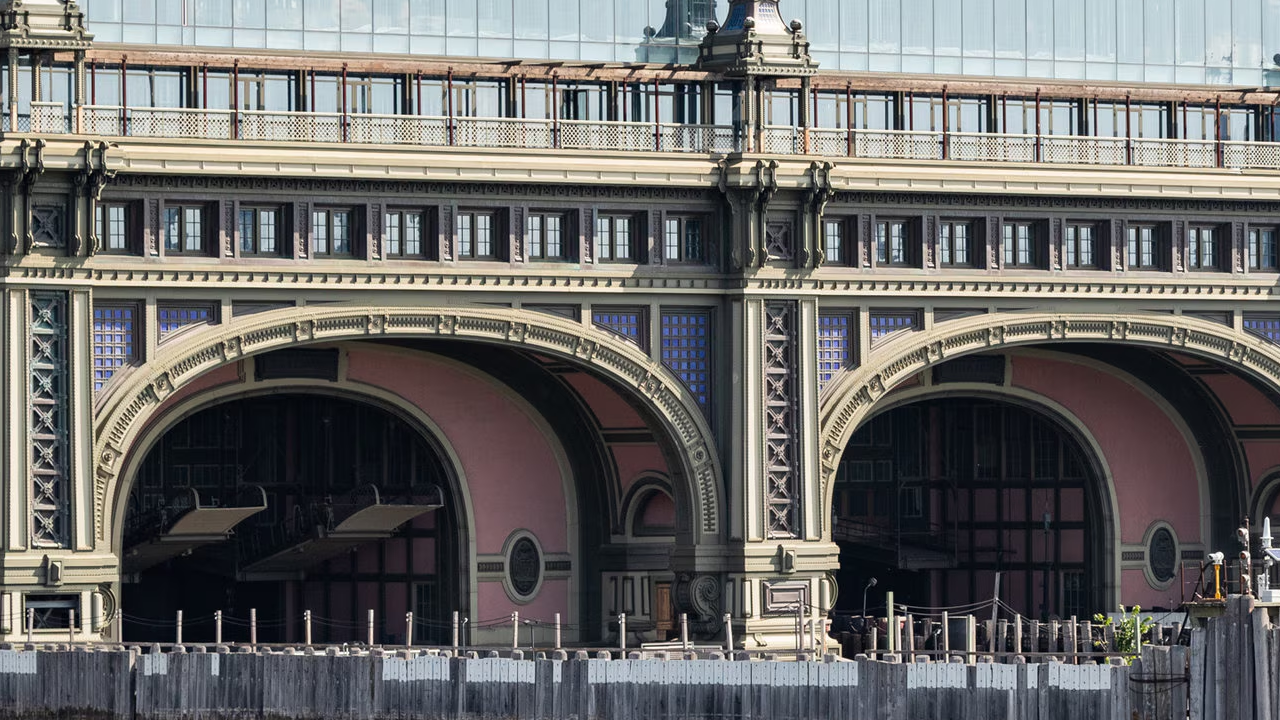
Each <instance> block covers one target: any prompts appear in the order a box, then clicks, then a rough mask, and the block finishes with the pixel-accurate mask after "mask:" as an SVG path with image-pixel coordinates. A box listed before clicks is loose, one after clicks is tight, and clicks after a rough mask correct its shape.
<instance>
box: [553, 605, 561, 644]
mask: <svg viewBox="0 0 1280 720" xmlns="http://www.w3.org/2000/svg"><path fill="white" fill-rule="evenodd" d="M560 647H561V646H560V613H556V646H555V648H553V649H555V650H559V649H560Z"/></svg>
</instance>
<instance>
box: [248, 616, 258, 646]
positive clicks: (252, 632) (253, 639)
mask: <svg viewBox="0 0 1280 720" xmlns="http://www.w3.org/2000/svg"><path fill="white" fill-rule="evenodd" d="M249 644H250V645H257V644H258V609H257V608H249Z"/></svg>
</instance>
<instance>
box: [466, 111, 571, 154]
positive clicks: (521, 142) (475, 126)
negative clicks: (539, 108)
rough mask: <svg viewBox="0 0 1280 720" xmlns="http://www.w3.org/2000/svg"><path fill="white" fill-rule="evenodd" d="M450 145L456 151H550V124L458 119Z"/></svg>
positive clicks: (525, 121)
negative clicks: (548, 149) (458, 149)
mask: <svg viewBox="0 0 1280 720" xmlns="http://www.w3.org/2000/svg"><path fill="white" fill-rule="evenodd" d="M453 144H454V145H457V146H458V147H500V148H521V147H527V148H549V147H551V146H552V144H551V123H550V122H549V121H546V120H519V119H515V118H503V119H500V120H496V119H495V120H490V119H484V118H458V119H456V120H454V129H453Z"/></svg>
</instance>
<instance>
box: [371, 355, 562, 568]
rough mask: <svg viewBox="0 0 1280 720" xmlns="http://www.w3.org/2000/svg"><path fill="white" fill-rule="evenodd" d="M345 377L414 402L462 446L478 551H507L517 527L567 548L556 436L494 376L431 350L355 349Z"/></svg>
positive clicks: (557, 548)
mask: <svg viewBox="0 0 1280 720" xmlns="http://www.w3.org/2000/svg"><path fill="white" fill-rule="evenodd" d="M347 379H348V380H351V381H354V382H359V383H364V384H367V385H372V386H375V387H380V388H382V389H385V390H389V391H391V392H394V393H396V394H397V395H399V396H401V397H403V398H405V399H406V400H408V401H410V402H412V403H414V404H415V405H417V406H418V407H420V408H422V409H423V411H424V412H425V413H426V414H427V415H428V416H429V417H430V418H431V419H432V421H433V422H435V423H436V425H437V426H438V427H439V429H440V432H441V434H442V435H443V436H444V439H445V440H446V441H447V443H448V444H449V445H450V446H452V447H453V449H454V452H455V453H457V456H458V461H459V463H460V464H461V466H462V471H463V474H464V475H465V476H466V483H467V491H468V493H469V494H470V497H471V505H472V508H473V511H474V513H475V527H473V528H471V532H472V535H473V536H474V537H475V538H476V551H477V552H479V553H482V554H486V553H492V554H497V553H501V552H502V546H503V543H504V542H505V541H506V539H507V537H508V536H509V535H510V534H511V532H512V531H513V530H516V529H519V528H523V529H526V530H529V531H530V532H532V533H533V534H534V535H535V536H537V538H538V542H539V543H541V544H542V547H543V549H544V550H545V551H546V552H568V551H569V544H568V530H567V525H568V517H567V512H566V508H567V499H566V497H565V494H564V487H563V484H562V479H561V472H560V466H559V464H558V463H557V461H556V453H555V451H554V450H553V446H552V444H551V443H552V442H553V441H552V440H550V439H548V438H547V437H546V436H545V435H544V434H543V433H542V431H541V430H539V428H538V426H537V425H535V424H534V422H533V420H532V419H531V418H530V417H529V416H528V415H527V414H526V411H525V409H524V408H523V407H522V406H520V405H517V404H516V403H515V402H513V401H512V400H511V399H510V398H508V397H507V396H506V395H505V394H503V393H502V392H500V390H499V388H498V386H497V383H496V382H495V381H492V380H486V379H484V378H482V377H479V376H477V375H474V374H472V373H470V372H467V371H464V370H462V369H460V368H458V367H456V366H454V365H452V364H450V363H446V362H444V361H442V360H439V359H436V358H433V357H431V356H428V355H415V354H409V353H399V352H393V351H384V350H378V349H365V348H359V349H352V350H351V351H350V352H349V353H348V356H347Z"/></svg>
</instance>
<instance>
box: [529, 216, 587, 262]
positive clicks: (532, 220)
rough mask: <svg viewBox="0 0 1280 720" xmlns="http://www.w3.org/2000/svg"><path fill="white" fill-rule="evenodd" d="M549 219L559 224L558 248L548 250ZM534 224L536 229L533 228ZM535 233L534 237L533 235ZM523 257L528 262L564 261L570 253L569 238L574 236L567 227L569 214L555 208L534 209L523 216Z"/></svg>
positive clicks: (549, 238) (549, 240) (557, 231)
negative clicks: (551, 250)
mask: <svg viewBox="0 0 1280 720" xmlns="http://www.w3.org/2000/svg"><path fill="white" fill-rule="evenodd" d="M551 220H555V221H556V224H557V225H558V226H559V227H558V228H557V229H556V231H555V232H556V235H557V239H556V246H557V248H558V250H557V251H556V252H554V253H552V252H550V247H551V227H550V222H549V221H551ZM535 225H536V226H537V229H536V230H535ZM535 235H537V237H536V238H535V237H534V236H535ZM524 237H525V246H524V248H525V250H524V252H525V258H527V259H528V260H529V261H530V262H564V261H566V260H568V259H569V258H570V257H572V255H571V254H570V247H569V245H570V240H571V239H572V238H574V237H575V235H574V233H573V232H572V231H571V230H570V229H569V214H568V213H564V212H558V211H555V210H546V211H543V210H535V211H531V212H529V214H528V215H527V216H525V221H524ZM535 248H536V251H535Z"/></svg>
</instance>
